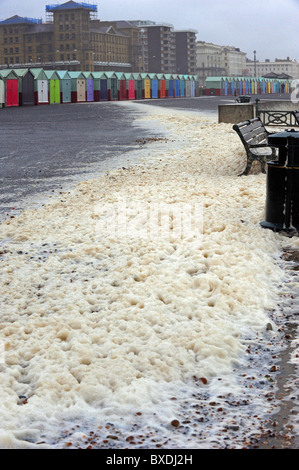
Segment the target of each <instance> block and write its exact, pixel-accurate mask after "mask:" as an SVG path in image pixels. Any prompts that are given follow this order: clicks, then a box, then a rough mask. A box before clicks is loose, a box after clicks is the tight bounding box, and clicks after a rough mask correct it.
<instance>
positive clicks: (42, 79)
mask: <svg viewBox="0 0 299 470" xmlns="http://www.w3.org/2000/svg"><path fill="white" fill-rule="evenodd" d="M30 71H31V73H32V75H33V77H34V101H35V104H36V105H42V104H49V93H48V91H49V86H48V77H47V75H46V74H45V71H44V70H43V69H41V68H39V69H30Z"/></svg>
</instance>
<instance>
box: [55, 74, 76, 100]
mask: <svg viewBox="0 0 299 470" xmlns="http://www.w3.org/2000/svg"><path fill="white" fill-rule="evenodd" d="M57 75H58V77H59V80H60V103H71V90H72V80H71V77H70V75H69V73H68V71H67V70H57Z"/></svg>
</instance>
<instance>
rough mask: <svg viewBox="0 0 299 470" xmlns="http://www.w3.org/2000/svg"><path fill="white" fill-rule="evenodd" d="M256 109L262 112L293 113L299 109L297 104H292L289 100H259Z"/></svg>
mask: <svg viewBox="0 0 299 470" xmlns="http://www.w3.org/2000/svg"><path fill="white" fill-rule="evenodd" d="M254 103H255V100H254ZM258 107H259V109H260V110H263V111H294V110H295V109H298V108H299V103H293V102H292V101H291V100H263V99H261V100H260V101H259V103H258Z"/></svg>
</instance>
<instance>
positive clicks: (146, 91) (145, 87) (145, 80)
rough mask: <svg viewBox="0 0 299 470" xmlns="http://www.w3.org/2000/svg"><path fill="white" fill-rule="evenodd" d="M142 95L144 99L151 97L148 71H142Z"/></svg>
mask: <svg viewBox="0 0 299 470" xmlns="http://www.w3.org/2000/svg"><path fill="white" fill-rule="evenodd" d="M141 78H142V96H143V98H144V99H149V98H150V97H151V79H150V76H149V74H148V73H142V74H141Z"/></svg>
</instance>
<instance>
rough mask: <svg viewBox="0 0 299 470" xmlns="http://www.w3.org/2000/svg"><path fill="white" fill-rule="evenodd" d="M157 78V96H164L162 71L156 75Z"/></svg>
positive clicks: (164, 80) (164, 79) (164, 84)
mask: <svg viewBox="0 0 299 470" xmlns="http://www.w3.org/2000/svg"><path fill="white" fill-rule="evenodd" d="M157 78H158V97H159V98H166V77H165V75H164V74H163V73H159V74H158V75H157Z"/></svg>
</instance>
